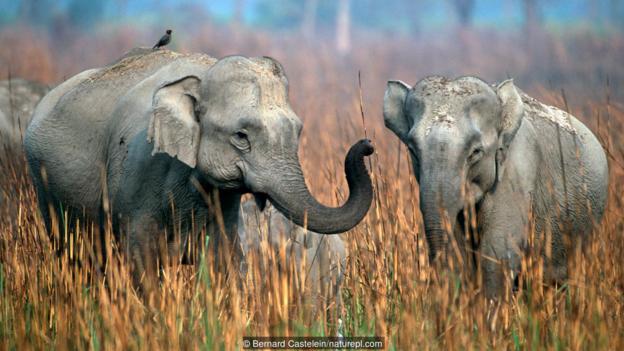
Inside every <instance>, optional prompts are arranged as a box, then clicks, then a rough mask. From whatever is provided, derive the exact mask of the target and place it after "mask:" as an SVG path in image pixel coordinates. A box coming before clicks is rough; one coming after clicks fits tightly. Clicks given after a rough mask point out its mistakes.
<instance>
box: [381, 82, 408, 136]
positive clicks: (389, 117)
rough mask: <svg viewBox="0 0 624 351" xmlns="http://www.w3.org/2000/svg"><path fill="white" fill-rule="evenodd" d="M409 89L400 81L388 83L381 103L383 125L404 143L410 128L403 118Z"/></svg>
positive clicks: (405, 118) (405, 117)
mask: <svg viewBox="0 0 624 351" xmlns="http://www.w3.org/2000/svg"><path fill="white" fill-rule="evenodd" d="M410 89H411V87H410V86H409V85H407V84H405V83H403V82H401V81H400V80H391V81H388V86H387V88H386V93H385V94H384V101H383V115H384V123H385V125H386V127H388V129H390V130H391V131H393V132H394V134H396V135H397V136H398V137H399V139H401V140H403V141H405V140H406V139H407V133H408V132H409V130H410V128H411V126H410V125H409V121H408V119H407V116H405V99H406V98H407V94H408V93H409V90H410Z"/></svg>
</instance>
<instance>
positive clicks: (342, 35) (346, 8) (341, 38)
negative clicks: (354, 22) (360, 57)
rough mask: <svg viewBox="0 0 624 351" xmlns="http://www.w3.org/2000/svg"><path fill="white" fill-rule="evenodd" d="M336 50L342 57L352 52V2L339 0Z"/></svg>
mask: <svg viewBox="0 0 624 351" xmlns="http://www.w3.org/2000/svg"><path fill="white" fill-rule="evenodd" d="M336 50H337V51H338V53H339V54H341V55H346V54H348V53H349V51H351V2H350V0H339V2H338V16H337V17H336Z"/></svg>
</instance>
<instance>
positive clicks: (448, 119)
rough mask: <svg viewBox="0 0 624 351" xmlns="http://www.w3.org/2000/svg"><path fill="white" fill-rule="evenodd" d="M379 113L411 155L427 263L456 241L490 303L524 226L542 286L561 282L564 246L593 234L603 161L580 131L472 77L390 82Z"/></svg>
mask: <svg viewBox="0 0 624 351" xmlns="http://www.w3.org/2000/svg"><path fill="white" fill-rule="evenodd" d="M383 114H384V120H385V124H386V126H387V127H388V128H389V129H390V130H392V131H393V132H394V133H395V134H396V135H397V136H398V137H399V138H400V139H401V140H402V141H403V142H404V143H405V144H406V145H407V146H408V148H409V151H410V156H411V159H412V164H413V171H414V175H415V176H416V179H417V181H418V183H419V187H420V210H421V212H422V215H423V222H424V226H425V235H426V239H427V243H428V246H429V258H430V260H431V261H435V260H437V259H439V257H440V256H446V255H449V254H451V253H452V252H455V250H454V249H453V247H454V244H453V242H455V243H457V244H458V245H457V247H459V249H460V256H463V257H461V259H462V260H463V262H464V263H470V262H471V261H472V260H471V258H472V259H479V260H480V262H481V267H482V272H483V279H484V285H485V290H486V292H487V294H488V295H489V296H496V295H498V294H499V293H500V292H501V287H502V286H504V284H503V283H504V276H505V275H504V274H503V273H504V272H503V267H509V268H510V269H511V272H512V274H511V276H516V275H517V273H518V272H519V270H520V265H521V258H522V256H523V253H524V252H526V249H527V244H528V239H529V233H530V232H531V231H532V230H533V228H532V227H533V226H532V223H531V221H530V219H531V218H533V219H534V220H535V221H534V229H535V233H536V238H537V239H538V241H540V242H541V245H542V247H543V254H544V257H545V263H546V268H547V269H546V270H545V273H546V276H545V278H546V279H548V280H551V281H552V280H554V281H559V280H561V279H564V278H565V277H566V276H567V252H566V248H567V245H566V242H572V243H575V242H577V243H578V242H579V241H578V240H579V239H581V238H583V237H585V236H586V235H587V234H588V233H589V232H590V231H591V230H592V228H593V225H594V224H595V223H597V222H598V221H599V220H600V219H601V217H602V214H603V212H604V209H605V203H606V198H607V187H608V166H607V159H606V156H605V153H604V150H603V149H602V147H601V145H600V143H599V142H598V140H597V139H596V137H595V136H594V135H593V134H592V133H591V131H590V130H589V129H587V127H585V126H584V125H583V124H582V123H581V122H579V121H578V120H577V119H576V118H574V117H573V116H571V115H569V114H568V113H566V112H564V111H561V110H559V109H557V108H554V107H551V106H547V105H544V104H542V103H540V102H538V101H537V100H535V99H533V98H531V97H529V96H527V95H526V94H524V93H522V92H521V91H519V90H518V89H517V88H516V87H515V86H514V84H513V82H512V81H511V80H507V81H505V82H503V83H501V84H499V85H498V86H495V87H492V86H490V85H488V84H486V83H485V82H483V81H482V80H480V79H477V78H474V77H463V78H459V79H456V80H448V79H446V78H443V77H429V78H425V79H423V80H421V81H419V82H418V83H417V84H416V85H415V86H414V87H413V88H412V87H410V86H408V85H406V84H405V83H402V82H399V81H390V82H388V87H387V90H386V93H385V97H384V107H383ZM464 209H473V211H464ZM471 212H472V215H471ZM466 214H468V216H466ZM473 216H474V217H473ZM470 223H473V225H470ZM468 227H472V228H471V229H469V228H468ZM465 233H469V234H470V233H472V236H470V235H468V237H466V236H465ZM566 237H567V238H569V239H571V240H569V241H568V240H566ZM472 252H477V253H478V254H477V255H471V253H472ZM443 262H445V261H444V260H443Z"/></svg>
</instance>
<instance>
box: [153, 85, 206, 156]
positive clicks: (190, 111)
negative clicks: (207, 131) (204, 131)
mask: <svg viewBox="0 0 624 351" xmlns="http://www.w3.org/2000/svg"><path fill="white" fill-rule="evenodd" d="M200 82H201V81H200V79H199V78H197V77H196V76H185V77H183V78H181V79H177V80H175V81H172V82H167V83H165V84H163V85H161V86H160V87H159V88H158V89H157V90H156V92H155V93H154V96H153V98H152V117H151V119H150V123H149V129H148V132H147V141H148V142H150V143H153V144H154V148H153V149H152V155H155V154H156V153H159V152H164V153H166V154H168V155H169V156H171V157H177V158H178V159H179V160H180V161H182V162H184V163H185V164H187V165H188V166H190V167H193V168H194V167H195V165H196V164H197V151H198V149H199V140H200V134H199V132H200V128H199V123H198V122H197V117H196V106H197V102H198V101H199V85H200Z"/></svg>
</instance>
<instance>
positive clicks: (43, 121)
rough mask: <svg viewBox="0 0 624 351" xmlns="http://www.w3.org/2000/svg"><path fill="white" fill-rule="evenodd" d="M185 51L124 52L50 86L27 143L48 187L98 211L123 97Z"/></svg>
mask: <svg viewBox="0 0 624 351" xmlns="http://www.w3.org/2000/svg"><path fill="white" fill-rule="evenodd" d="M178 55H180V54H176V53H172V52H170V51H167V50H159V51H154V52H152V51H150V52H142V53H135V54H129V55H125V56H124V57H123V58H121V59H119V60H117V61H116V62H115V63H113V64H111V65H109V66H105V67H102V68H96V69H91V70H87V71H84V72H82V73H79V74H77V75H76V76H74V77H72V78H70V79H69V80H67V81H65V82H63V83H62V84H60V85H59V86H58V87H56V88H55V89H53V90H52V91H50V93H48V94H47V95H46V96H45V97H44V98H43V99H42V101H41V102H40V103H39V105H38V106H37V108H36V109H35V112H34V115H33V120H32V122H31V124H30V126H29V127H28V129H27V132H26V135H25V139H24V145H25V149H26V152H27V156H28V159H29V163H30V164H31V170H33V173H34V174H33V176H35V177H40V175H38V174H36V173H40V172H41V170H42V168H45V173H46V176H47V179H46V182H47V184H48V185H47V186H48V188H49V189H48V190H49V191H51V192H52V193H54V194H55V196H56V197H57V198H58V199H59V200H60V201H62V202H63V203H66V204H67V205H70V206H74V207H76V208H79V209H81V210H85V211H86V212H87V213H88V214H92V215H95V214H96V213H97V211H98V210H99V206H100V201H101V193H102V187H103V183H104V182H105V177H104V175H105V174H106V166H107V147H108V140H109V137H108V133H109V124H110V122H111V119H112V116H113V111H114V109H115V107H116V104H117V102H118V101H119V99H120V98H122V97H123V96H125V94H126V93H127V92H128V91H129V90H130V89H132V87H133V86H135V85H136V84H138V83H139V82H141V81H142V80H144V79H145V78H146V77H149V76H150V75H151V74H153V73H154V72H155V71H157V70H158V69H159V68H160V67H162V66H163V65H166V64H167V63H169V62H171V61H173V60H175V59H176V57H177V56H178Z"/></svg>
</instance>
